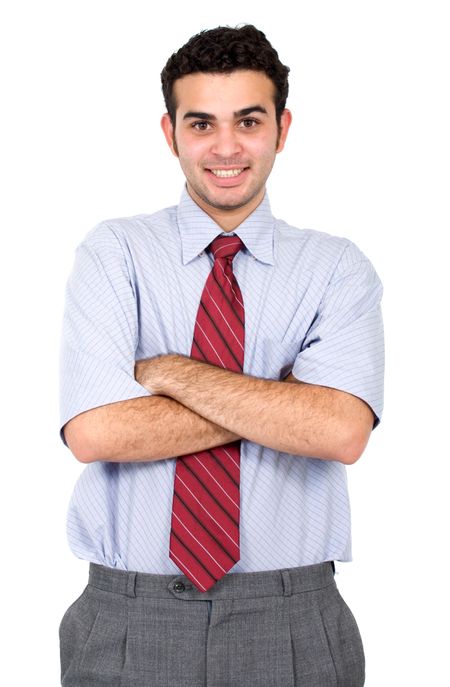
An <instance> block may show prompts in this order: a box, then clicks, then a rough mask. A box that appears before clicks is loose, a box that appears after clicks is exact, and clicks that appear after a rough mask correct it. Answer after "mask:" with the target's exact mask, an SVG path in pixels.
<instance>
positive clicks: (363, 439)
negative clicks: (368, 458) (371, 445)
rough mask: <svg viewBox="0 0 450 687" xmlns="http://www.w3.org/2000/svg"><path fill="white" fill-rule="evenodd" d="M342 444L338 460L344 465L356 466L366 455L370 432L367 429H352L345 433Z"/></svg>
mask: <svg viewBox="0 0 450 687" xmlns="http://www.w3.org/2000/svg"><path fill="white" fill-rule="evenodd" d="M343 434H344V437H343V439H342V440H341V442H340V445H339V449H338V457H337V460H338V461H339V462H340V463H343V464H344V465H354V463H356V462H357V461H358V460H359V459H360V458H361V456H362V454H363V453H364V450H365V448H366V446H367V442H368V441H369V436H370V432H367V431H366V430H365V429H360V428H355V427H351V428H350V430H349V431H348V432H346V433H345V432H344V433H343Z"/></svg>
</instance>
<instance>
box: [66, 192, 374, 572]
mask: <svg viewBox="0 0 450 687" xmlns="http://www.w3.org/2000/svg"><path fill="white" fill-rule="evenodd" d="M220 233H222V230H221V229H220V227H219V226H218V225H217V224H216V223H215V222H214V221H213V220H212V219H211V218H210V217H209V216H208V215H207V214H206V213H204V212H203V211H202V210H201V209H200V208H199V207H198V206H197V205H196V204H195V203H194V201H193V200H192V199H191V198H190V196H189V194H188V193H187V190H186V189H185V190H184V192H183V195H182V197H181V200H180V203H179V205H178V206H173V207H170V208H166V209H164V210H161V211H160V212H157V213H155V214H153V215H137V216H135V217H129V218H121V219H114V220H109V221H106V222H103V223H101V224H100V225H98V226H97V227H95V229H93V230H92V231H91V232H90V233H89V234H88V235H87V237H86V239H85V240H84V241H83V242H82V244H81V245H80V246H79V247H78V250H77V253H76V258H75V265H74V268H73V271H72V274H71V276H70V278H69V281H68V286H67V292H66V308H65V315H64V325H63V335H62V353H61V427H63V426H64V425H65V423H66V422H68V421H69V420H70V419H71V418H73V417H74V416H76V415H78V414H79V413H81V412H84V411H87V410H90V409H92V408H95V407H98V406H101V405H105V404H109V403H114V402H117V401H125V400H130V399H134V398H138V397H143V396H149V395H150V394H149V392H148V391H147V390H146V389H145V388H144V387H142V386H141V385H140V384H138V382H136V380H135V379H134V374H133V371H134V363H135V360H139V359H143V358H151V357H153V356H155V355H159V354H165V353H180V354H182V355H190V350H191V345H192V335H193V330H194V324H195V319H196V314H197V309H198V306H199V302H200V296H201V292H202V290H203V286H204V284H205V281H206V278H207V276H208V274H209V272H210V270H211V267H212V257H211V255H210V253H209V252H208V251H207V250H206V249H207V247H208V245H209V244H210V243H211V241H212V240H213V239H214V238H215V237H216V236H218V235H219V234H220ZM233 233H235V234H237V235H239V237H240V238H241V239H242V241H243V244H244V248H243V249H242V250H241V251H240V252H239V253H238V255H237V256H236V257H235V258H234V261H233V270H234V273H235V275H236V278H237V280H238V283H239V286H240V289H241V292H242V295H243V299H244V306H245V318H246V336H245V359H244V374H248V375H253V376H256V377H262V378H266V379H272V380H282V379H283V378H284V377H286V376H287V375H288V374H289V373H290V372H292V373H293V374H294V376H295V377H297V378H298V379H299V380H301V381H304V382H307V383H310V384H317V385H322V386H328V387H333V388H336V389H339V390H342V391H345V392H348V393H351V394H353V395H355V396H357V397H359V398H361V399H362V400H364V401H365V402H366V403H367V404H368V405H369V406H370V407H371V408H372V410H373V413H374V416H375V423H374V424H375V425H376V424H378V422H379V420H380V418H381V413H382V404H383V373H384V346H383V325H382V318H381V310H380V301H381V296H382V285H381V282H380V280H379V278H378V276H377V273H376V272H375V269H374V267H373V266H372V264H371V262H370V261H369V260H368V259H367V257H366V256H365V255H364V254H363V253H362V252H361V251H360V250H359V249H358V247H357V246H356V245H355V244H354V243H352V242H351V241H349V240H347V239H345V238H340V237H335V236H331V235H329V234H326V233H324V232H318V231H314V230H310V229H298V228H296V227H293V226H290V225H289V224H287V223H286V222H284V221H282V220H278V219H275V218H274V217H273V215H272V213H271V210H270V205H269V200H268V197H267V195H266V196H265V197H264V199H263V201H262V203H261V204H260V205H259V206H258V208H257V209H256V210H255V211H254V212H253V213H252V214H251V215H250V216H249V217H248V218H247V219H246V220H245V221H244V222H243V223H242V224H241V225H240V226H239V227H237V228H236V229H235V231H234V232H233ZM148 431H149V432H151V431H152V428H151V426H149V428H148ZM62 436H63V434H62ZM175 463H176V457H174V458H170V459H165V460H159V461H151V462H150V461H149V462H139V463H133V462H127V461H126V460H125V461H123V462H120V463H114V462H108V461H103V462H95V463H92V464H90V465H88V466H86V468H85V469H84V470H83V472H82V474H81V476H80V477H79V479H78V481H77V484H76V485H75V489H74V492H73V495H72V498H71V502H70V506H69V512H68V519H67V530H68V537H69V543H70V546H71V548H72V550H73V552H74V553H75V555H77V556H78V557H80V558H84V559H86V560H89V561H92V562H95V563H99V564H101V565H106V566H108V567H117V568H119V569H123V570H135V571H141V572H152V573H160V574H172V573H173V574H178V573H179V570H178V568H177V567H176V566H175V564H174V563H173V562H172V561H171V560H170V559H169V557H168V544H169V535H170V520H171V507H172V496H173V481H174V471H175ZM240 538H241V559H240V560H239V561H238V562H237V563H236V565H235V566H234V567H233V568H232V569H231V572H254V571H260V570H273V569H280V568H286V567H295V566H300V565H309V564H314V563H319V562H322V561H326V560H341V561H348V560H351V557H352V552H351V522H350V508H349V498H348V490H347V480H346V468H345V466H344V465H343V464H342V463H339V462H337V461H328V460H320V459H317V458H310V457H308V456H297V455H290V454H287V453H283V452H281V451H275V450H273V449H269V448H266V447H263V446H260V445H258V444H255V443H252V442H250V441H246V440H243V441H242V442H241V524H240Z"/></svg>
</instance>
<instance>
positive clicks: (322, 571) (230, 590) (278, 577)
mask: <svg viewBox="0 0 450 687" xmlns="http://www.w3.org/2000/svg"><path fill="white" fill-rule="evenodd" d="M89 584H90V585H91V586H92V587H95V588H96V589H101V590H103V591H106V592H112V593H115V594H123V595H125V596H129V597H137V596H149V597H154V598H163V599H164V598H166V599H167V598H174V597H175V598H178V599H180V600H181V599H183V600H184V601H189V600H197V601H218V600H220V599H240V598H254V597H258V596H290V595H291V594H299V593H301V592H311V591H314V590H317V589H322V588H324V587H327V586H328V585H330V584H335V582H334V562H333V561H328V562H326V563H318V564H316V565H305V566H301V567H298V568H286V569H284V570H265V571H262V572H253V573H229V574H228V575H225V576H224V577H222V579H220V580H219V581H218V582H217V583H216V584H215V585H214V587H212V588H211V589H209V590H208V591H207V592H200V591H199V590H198V589H197V588H196V587H195V586H194V585H193V584H192V582H191V581H190V580H189V579H188V578H187V577H186V576H185V575H182V574H180V575H155V574H153V573H140V572H129V571H125V570H116V569H115V568H107V567H105V566H103V565H97V564H96V563H91V564H90V568H89Z"/></svg>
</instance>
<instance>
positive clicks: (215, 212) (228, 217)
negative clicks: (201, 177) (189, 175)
mask: <svg viewBox="0 0 450 687" xmlns="http://www.w3.org/2000/svg"><path fill="white" fill-rule="evenodd" d="M187 190H188V193H189V195H190V196H191V198H192V200H193V201H194V202H195V203H197V205H198V206H199V207H200V208H201V209H202V210H203V211H204V212H206V214H207V215H209V216H210V217H211V219H213V220H214V222H215V223H216V224H218V225H219V227H220V228H221V229H222V230H223V231H226V232H228V231H233V230H234V229H236V227H238V226H239V225H240V224H242V222H243V221H244V220H245V219H247V217H248V216H249V215H251V214H252V212H253V211H254V210H256V208H257V207H258V205H259V204H260V203H261V201H262V199H263V198H264V193H265V188H263V189H262V190H261V191H260V192H259V193H258V195H257V196H255V197H254V198H252V200H251V201H249V202H248V203H246V204H245V205H243V206H242V207H238V208H230V209H229V210H222V209H221V208H215V207H214V206H212V205H209V203H207V202H206V201H204V200H203V198H200V196H199V195H198V194H197V193H195V191H194V190H193V189H192V188H191V187H190V186H189V184H187Z"/></svg>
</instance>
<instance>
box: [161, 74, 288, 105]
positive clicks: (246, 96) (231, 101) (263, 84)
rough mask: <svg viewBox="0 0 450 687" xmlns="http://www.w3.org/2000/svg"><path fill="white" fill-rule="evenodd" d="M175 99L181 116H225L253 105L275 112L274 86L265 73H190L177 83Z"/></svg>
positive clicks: (175, 84)
mask: <svg viewBox="0 0 450 687" xmlns="http://www.w3.org/2000/svg"><path fill="white" fill-rule="evenodd" d="M174 96H175V102H176V105H177V114H180V115H181V116H183V113H185V112H188V111H198V112H208V113H209V114H213V115H216V116H219V115H226V114H229V113H230V112H237V111H239V110H243V109H245V108H246V107H249V106H251V105H261V106H263V107H265V108H266V109H267V112H268V113H270V112H271V111H272V110H273V113H275V104H274V97H275V86H274V84H273V82H272V81H271V79H269V77H268V76H266V74H265V73H264V72H258V71H254V70H236V71H233V72H230V73H227V74H217V73H211V74H209V73H205V72H197V73H195V74H187V75H186V76H183V77H181V79H177V80H176V81H175V83H174Z"/></svg>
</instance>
